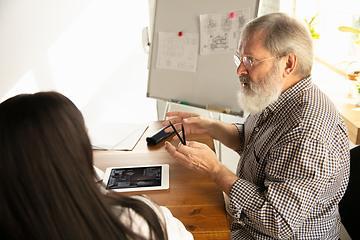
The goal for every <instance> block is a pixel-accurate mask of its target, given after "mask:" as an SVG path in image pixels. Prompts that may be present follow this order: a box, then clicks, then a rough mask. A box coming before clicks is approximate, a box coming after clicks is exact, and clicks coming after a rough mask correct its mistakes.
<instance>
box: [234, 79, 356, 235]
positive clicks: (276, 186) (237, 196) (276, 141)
mask: <svg viewBox="0 0 360 240" xmlns="http://www.w3.org/2000/svg"><path fill="white" fill-rule="evenodd" d="M290 97H291V98H292V99H296V100H293V104H289V98H290ZM309 99H316V104H315V103H311V104H312V105H310V104H309ZM284 103H286V104H285V105H284ZM280 106H281V107H280ZM237 127H238V129H239V134H240V137H241V136H243V138H244V140H243V146H240V147H239V149H238V152H239V154H240V155H241V159H240V161H239V165H238V170H237V175H238V176H239V179H238V180H237V181H236V182H235V183H234V185H233V187H232V189H231V191H230V194H229V198H230V212H231V213H232V215H233V217H234V219H235V221H234V223H233V224H232V227H231V232H232V239H278V238H281V239H299V238H302V239H338V238H339V228H340V220H339V215H338V208H337V204H338V202H339V201H340V199H341V197H342V195H343V194H344V192H345V189H346V186H347V181H348V177H349V146H348V133H347V130H346V127H345V124H344V122H343V121H342V119H341V117H340V116H339V114H338V113H337V111H336V109H335V108H334V107H333V105H332V104H331V103H329V101H328V100H327V98H326V97H324V95H323V94H322V93H321V92H319V91H318V89H316V88H315V87H314V86H313V85H312V84H310V81H309V80H307V79H305V80H304V81H302V82H301V83H299V84H298V85H296V86H295V87H294V89H292V90H291V91H288V92H286V94H283V95H282V96H281V98H280V100H279V101H278V102H277V103H275V104H273V105H271V106H270V107H268V108H267V109H266V110H265V111H264V112H263V113H261V114H260V115H257V116H250V117H249V118H248V119H247V121H246V122H245V124H244V125H237ZM250 236H251V237H250Z"/></svg>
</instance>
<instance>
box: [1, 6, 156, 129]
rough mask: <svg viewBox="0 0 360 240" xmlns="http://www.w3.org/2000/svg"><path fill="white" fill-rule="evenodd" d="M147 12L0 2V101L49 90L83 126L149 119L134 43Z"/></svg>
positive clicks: (152, 105) (143, 71)
mask: <svg viewBox="0 0 360 240" xmlns="http://www.w3.org/2000/svg"><path fill="white" fill-rule="evenodd" d="M148 12H149V9H148V1H147V0H132V1H125V0H51V1H49V0H31V1H29V0H0V102H1V101H3V100H5V99H7V98H8V97H10V96H13V95H15V94H18V93H32V92H36V91H47V90H56V91H59V92H61V93H63V94H64V95H66V96H67V97H69V98H70V99H71V100H72V101H73V102H74V103H75V104H76V105H77V106H78V108H79V109H80V110H81V111H82V112H83V114H84V117H85V120H86V122H90V123H103V122H110V121H115V122H132V123H133V122H147V121H151V120H156V119H157V116H156V101H155V100H153V99H147V98H146V87H147V74H148V72H147V71H148V70H147V59H148V56H147V54H146V53H144V51H143V48H142V43H141V32H142V28H144V27H146V26H148V21H149V14H148ZM135 110H136V111H135Z"/></svg>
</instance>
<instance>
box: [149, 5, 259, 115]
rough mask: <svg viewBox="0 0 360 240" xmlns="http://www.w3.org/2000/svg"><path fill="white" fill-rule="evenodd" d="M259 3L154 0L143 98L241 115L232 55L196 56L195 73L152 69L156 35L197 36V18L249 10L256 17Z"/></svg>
mask: <svg viewBox="0 0 360 240" xmlns="http://www.w3.org/2000/svg"><path fill="white" fill-rule="evenodd" d="M258 6H259V0H156V3H155V7H154V10H155V14H154V19H153V24H154V25H153V26H152V27H150V30H151V34H150V36H151V38H152V40H151V45H150V56H149V58H150V65H149V79H148V89H147V97H150V98H155V99H161V100H166V101H169V100H170V99H172V100H178V101H183V102H186V103H187V104H189V105H191V106H195V107H200V108H206V106H208V105H211V106H216V107H219V108H228V109H231V111H232V112H234V113H236V112H241V109H240V107H239V105H238V103H237V91H238V89H239V81H238V76H237V74H236V66H235V64H234V61H233V55H234V54H235V51H234V52H229V53H214V54H206V55H200V54H199V53H198V54H199V55H198V60H197V68H196V72H185V71H176V70H169V69H160V68H156V59H157V50H158V37H159V32H175V33H176V32H182V33H184V34H185V33H200V20H199V18H200V15H202V14H216V13H219V12H228V11H230V12H231V11H234V10H238V9H243V8H250V19H253V18H255V17H256V16H257V14H258Z"/></svg>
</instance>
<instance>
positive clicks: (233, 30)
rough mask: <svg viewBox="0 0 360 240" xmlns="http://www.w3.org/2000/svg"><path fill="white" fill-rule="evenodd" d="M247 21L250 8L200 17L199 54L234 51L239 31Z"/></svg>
mask: <svg viewBox="0 0 360 240" xmlns="http://www.w3.org/2000/svg"><path fill="white" fill-rule="evenodd" d="M248 21H250V8H243V9H240V10H235V11H229V12H221V13H216V14H202V15H200V53H201V54H210V53H224V52H234V51H236V50H237V44H238V41H239V37H240V33H241V30H242V28H243V27H244V25H245V24H246V23H247V22H248Z"/></svg>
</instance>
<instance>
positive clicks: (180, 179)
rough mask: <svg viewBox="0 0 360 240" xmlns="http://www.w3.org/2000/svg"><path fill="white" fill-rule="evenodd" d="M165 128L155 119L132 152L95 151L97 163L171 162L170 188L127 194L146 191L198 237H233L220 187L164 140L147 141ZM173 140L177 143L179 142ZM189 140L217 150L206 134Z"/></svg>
mask: <svg viewBox="0 0 360 240" xmlns="http://www.w3.org/2000/svg"><path fill="white" fill-rule="evenodd" d="M160 128H162V124H161V122H152V123H150V124H149V128H148V129H147V130H146V132H145V133H144V135H143V136H142V137H141V139H140V141H139V142H138V144H137V145H136V147H135V148H134V150H132V151H100V150H95V151H94V165H95V166H96V167H98V168H99V169H101V170H102V171H105V169H106V168H107V167H121V166H129V165H133V166H137V165H147V164H169V167H170V188H169V189H168V190H157V191H145V192H131V193H125V194H126V195H133V194H146V195H147V196H149V197H150V198H152V199H153V200H154V201H155V202H156V203H157V204H159V205H161V206H166V207H167V208H169V209H170V211H171V212H172V214H173V215H174V216H175V217H176V218H178V219H179V220H180V221H182V222H183V224H184V225H185V227H186V228H187V230H188V231H190V232H191V233H192V234H193V236H194V238H195V239H196V240H198V239H204V240H205V239H206V240H210V239H219V240H224V239H230V232H229V227H228V222H227V218H226V211H225V207H224V199H223V195H222V191H221V189H220V188H219V187H218V186H217V185H216V184H215V183H214V182H213V181H211V179H210V178H209V177H207V176H206V175H202V174H199V173H197V172H195V171H192V170H189V169H187V168H185V167H183V166H182V165H181V164H179V163H178V162H177V161H176V160H174V159H173V158H172V157H171V156H170V155H169V154H168V153H167V152H166V151H165V149H164V141H163V142H161V143H159V144H158V145H156V146H150V145H148V144H147V143H146V137H147V136H150V135H152V134H153V133H155V132H156V131H158V130H159V129H160ZM172 137H173V136H171V137H169V138H168V139H166V140H168V141H171V142H172V143H173V144H174V145H175V146H177V144H178V143H179V141H174V140H172ZM186 140H190V141H191V140H196V141H198V142H202V143H206V144H207V145H208V146H209V147H211V148H212V149H214V142H213V140H212V139H211V138H210V137H208V136H207V135H187V136H186Z"/></svg>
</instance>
